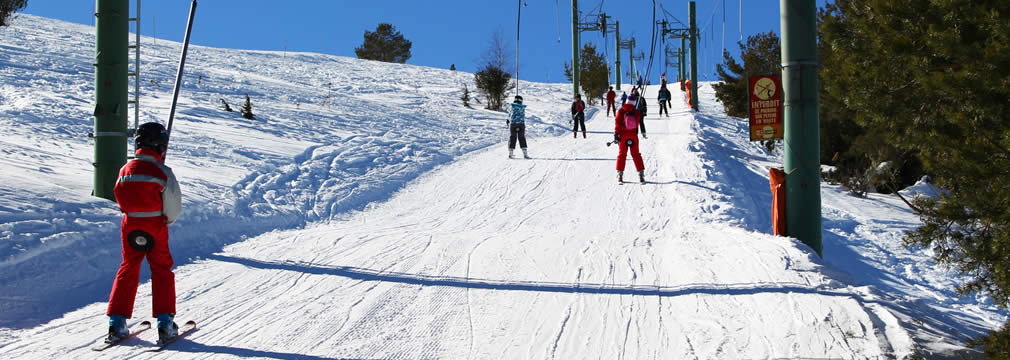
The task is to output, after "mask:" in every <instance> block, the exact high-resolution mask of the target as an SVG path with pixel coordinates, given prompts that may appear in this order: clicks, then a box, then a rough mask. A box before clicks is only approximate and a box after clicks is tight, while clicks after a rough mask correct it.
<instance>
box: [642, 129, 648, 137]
mask: <svg viewBox="0 0 1010 360" xmlns="http://www.w3.org/2000/svg"><path fill="white" fill-rule="evenodd" d="M642 138H643V139H648V138H649V137H648V136H646V135H645V132H644V131H643V132H642Z"/></svg>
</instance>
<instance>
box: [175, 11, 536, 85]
mask: <svg viewBox="0 0 1010 360" xmlns="http://www.w3.org/2000/svg"><path fill="white" fill-rule="evenodd" d="M193 1H196V0H193ZM522 1H523V0H519V13H518V15H516V18H515V96H519V24H520V23H521V22H520V21H521V20H522Z"/></svg>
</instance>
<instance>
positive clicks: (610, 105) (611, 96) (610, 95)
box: [607, 86, 623, 116]
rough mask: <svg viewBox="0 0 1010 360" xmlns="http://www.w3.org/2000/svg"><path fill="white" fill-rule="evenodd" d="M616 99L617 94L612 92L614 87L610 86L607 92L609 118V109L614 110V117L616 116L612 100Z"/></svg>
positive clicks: (608, 114)
mask: <svg viewBox="0 0 1010 360" xmlns="http://www.w3.org/2000/svg"><path fill="white" fill-rule="evenodd" d="M616 99H617V93H615V92H614V87H613V86H611V87H610V90H609V91H607V116H610V109H614V115H617V106H615V105H614V100H616ZM622 101H623V100H622Z"/></svg>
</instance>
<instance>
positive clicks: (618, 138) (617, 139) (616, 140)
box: [614, 134, 621, 143]
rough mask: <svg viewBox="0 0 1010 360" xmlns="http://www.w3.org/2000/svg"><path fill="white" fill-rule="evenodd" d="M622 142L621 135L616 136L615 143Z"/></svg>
mask: <svg viewBox="0 0 1010 360" xmlns="http://www.w3.org/2000/svg"><path fill="white" fill-rule="evenodd" d="M620 141H621V135H617V134H614V142H615V143H616V142H620Z"/></svg>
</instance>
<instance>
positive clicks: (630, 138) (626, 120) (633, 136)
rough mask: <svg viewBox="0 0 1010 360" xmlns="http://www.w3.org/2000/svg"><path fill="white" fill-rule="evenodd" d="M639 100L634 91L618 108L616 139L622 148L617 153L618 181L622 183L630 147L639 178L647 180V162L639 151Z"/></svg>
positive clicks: (615, 125) (615, 124) (615, 126)
mask: <svg viewBox="0 0 1010 360" xmlns="http://www.w3.org/2000/svg"><path fill="white" fill-rule="evenodd" d="M639 100H640V98H639V96H638V95H637V94H635V93H634V92H632V93H631V96H628V101H627V103H625V104H624V105H623V106H621V108H620V109H618V110H617V117H616V118H615V119H614V141H615V142H617V144H618V147H619V148H620V152H619V153H618V154H617V181H618V182H622V183H623V182H624V165H625V163H626V162H627V159H628V150H629V149H630V150H631V158H632V160H633V161H634V162H635V170H638V180H639V181H640V182H642V183H644V182H645V162H643V161H642V154H641V153H640V152H639V151H638V126H639V123H640V122H641V117H640V116H639V113H638V110H637V108H636V106H637V105H638V101H639Z"/></svg>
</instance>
